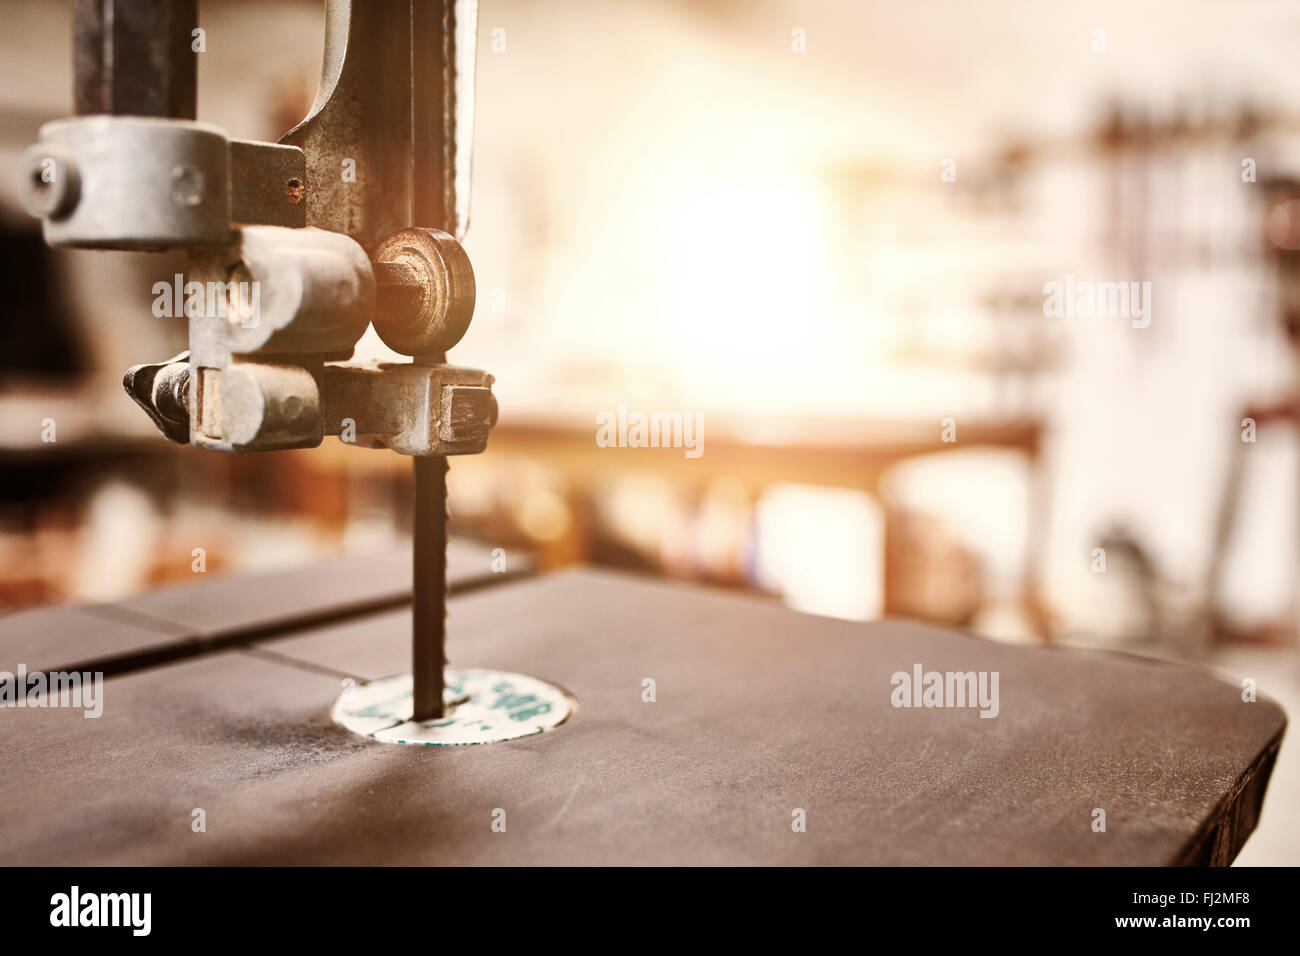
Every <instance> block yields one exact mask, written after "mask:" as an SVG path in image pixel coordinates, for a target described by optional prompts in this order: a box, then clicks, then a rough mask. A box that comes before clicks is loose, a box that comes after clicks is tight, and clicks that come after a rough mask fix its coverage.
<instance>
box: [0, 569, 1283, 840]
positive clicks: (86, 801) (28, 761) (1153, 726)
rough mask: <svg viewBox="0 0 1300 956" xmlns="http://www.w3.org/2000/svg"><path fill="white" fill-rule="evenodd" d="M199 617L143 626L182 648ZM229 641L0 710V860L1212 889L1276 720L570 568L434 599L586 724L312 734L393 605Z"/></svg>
mask: <svg viewBox="0 0 1300 956" xmlns="http://www.w3.org/2000/svg"><path fill="white" fill-rule="evenodd" d="M248 586H249V587H254V585H253V584H251V583H249V584H248ZM155 600H161V599H155ZM231 600H234V601H237V600H238V587H237V586H236V587H235V590H234V591H233V592H231ZM284 600H285V601H289V602H290V603H291V599H290V597H289V596H288V595H285V597H284ZM221 603H225V602H221ZM202 604H203V602H202V601H201V600H200V599H198V598H197V597H195V599H194V600H193V601H182V602H180V603H179V604H176V605H168V610H167V613H165V614H163V613H161V612H160V611H159V606H158V605H157V604H154V605H150V610H149V612H148V613H150V614H151V615H153V614H157V615H158V617H159V618H160V619H165V620H166V621H168V622H169V624H175V625H176V626H177V627H179V628H180V629H181V630H182V631H187V630H188V631H194V630H200V631H201V630H202V629H203V627H204V626H205V625H204V624H203V621H202V620H201V619H200V617H201V616H200V617H191V616H190V615H191V612H195V613H197V609H198V608H199V607H200V606H202ZM254 606H255V602H251V603H250V605H249V606H248V607H254ZM134 607H136V608H138V607H140V605H139V604H138V603H137V604H135V605H134ZM275 607H276V603H275V602H274V601H272V602H270V605H268V613H275ZM212 610H213V609H211V608H209V611H212ZM47 613H49V614H51V615H55V616H59V615H63V614H66V613H67V612H64V611H59V610H54V611H50V612H47ZM204 613H208V612H204ZM232 613H234V612H233V611H232ZM249 613H250V614H251V611H250V612H249ZM236 616H238V615H237V614H236ZM253 616H256V615H253ZM299 616H300V615H299ZM290 619H291V620H296V619H297V618H295V617H294V616H293V615H290ZM22 620H25V621H26V625H27V626H30V627H33V628H37V629H39V627H40V626H41V625H40V616H39V613H37V612H33V613H31V614H29V615H25V616H23V618H22ZM51 620H52V621H53V620H54V618H51ZM96 620H97V621H99V622H100V623H103V622H104V621H108V622H109V624H110V625H111V623H112V620H111V616H110V618H106V617H104V616H103V615H100V616H98V617H97V618H96ZM105 626H106V627H107V626H108V625H105ZM241 626H242V627H244V628H245V630H244V631H242V632H241V633H243V634H244V635H245V637H244V638H242V639H241V640H239V641H238V642H237V643H234V644H231V645H227V646H216V647H209V648H207V649H206V652H204V653H200V654H198V655H197V656H194V657H190V658H188V659H184V660H175V661H171V662H166V663H156V664H153V665H152V666H132V667H130V668H128V669H126V670H125V671H124V672H121V673H118V674H117V675H115V676H110V677H109V678H108V679H107V682H106V686H105V691H104V713H103V716H102V717H101V718H99V719H85V718H84V717H83V716H82V714H81V712H80V711H76V710H70V709H68V710H64V709H53V710H14V709H5V710H0V721H4V722H5V723H6V726H5V727H4V732H3V734H2V735H0V739H2V740H3V744H0V748H2V749H3V763H4V767H5V773H4V774H3V775H2V776H0V862H3V863H39V864H50V863H359V864H422V863H446V864H451V863H484V864H539V863H558V864H605V863H630V864H665V863H700V864H748V863H777V864H810V863H850V864H856V863H864V864H873V863H874V864H1055V863H1082V864H1144V865H1152V864H1177V863H1218V864H1226V863H1228V862H1230V861H1231V860H1232V858H1233V857H1234V856H1235V855H1236V854H1237V852H1238V851H1239V850H1240V848H1241V845H1242V843H1243V842H1244V841H1245V839H1246V837H1247V836H1248V835H1249V833H1250V831H1251V830H1252V829H1253V828H1254V825H1255V821H1256V819H1257V818H1258V814H1259V812H1260V809H1261V805H1262V802H1263V797H1264V789H1265V786H1266V785H1267V780H1268V774H1269V772H1270V771H1271V768H1272V764H1273V760H1274V758H1275V757H1276V753H1277V749H1278V746H1279V744H1280V741H1281V738H1282V733H1283V729H1284V726H1285V717H1284V715H1283V714H1282V712H1281V710H1280V709H1279V708H1278V707H1277V706H1275V705H1274V704H1272V703H1269V702H1268V701H1267V700H1266V699H1264V698H1263V697H1261V699H1260V700H1259V701H1258V702H1256V703H1247V702H1244V701H1243V700H1242V699H1241V691H1240V689H1239V688H1238V687H1236V686H1234V685H1232V684H1229V683H1225V682H1223V681H1222V680H1220V679H1218V678H1216V677H1214V676H1212V675H1210V674H1209V673H1207V672H1204V671H1201V670H1199V669H1194V668H1190V667H1187V666H1182V665H1173V664H1164V663H1157V662H1153V661H1150V660H1146V659H1141V658H1135V657H1127V656H1123V655H1116V654H1106V653H1094V652H1080V651H1071V650H1063V649H1046V648H1030V647H1023V646H1011V645H1005V644H1000V643H995V642H990V641H985V640H981V639H978V638H974V637H970V636H967V635H963V634H960V633H953V632H949V631H943V630H937V629H935V628H931V627H926V626H921V625H918V624H910V623H902V622H892V621H886V622H879V623H872V624H855V623H849V622H844V621H836V620H829V619H824V618H816V617H810V616H806V615H801V614H797V613H794V612H792V611H789V610H787V609H785V608H782V607H780V606H778V605H777V604H775V603H771V602H768V601H765V600H762V599H757V598H754V597H751V596H743V595H738V594H732V593H724V592H717V591H712V590H706V589H699V588H693V587H688V586H681V585H673V584H666V583H662V582H656V581H651V580H646V579H640V578H633V577H627V576H621V575H616V574H611V573H602V572H594V571H575V572H569V573H564V574H560V575H554V576H546V577H537V578H531V579H526V580H517V581H510V582H505V583H502V584H500V585H499V586H495V587H491V588H480V589H478V590H474V591H472V592H470V593H462V594H461V595H459V596H456V597H453V599H452V602H451V606H450V618H449V622H448V628H449V635H450V644H449V656H450V661H451V664H452V665H453V666H462V667H463V666H479V667H492V668H499V669H503V670H511V671H517V672H522V673H526V674H531V675H533V676H536V677H542V678H545V679H548V680H551V681H554V682H556V683H558V684H560V685H562V686H564V687H565V688H567V689H568V690H569V691H571V692H572V693H573V694H574V695H575V696H576V698H577V700H578V711H577V713H576V715H575V716H573V717H572V718H571V719H570V720H569V721H568V722H567V723H565V724H563V725H561V726H560V727H558V728H556V729H554V730H551V731H549V732H547V733H544V734H540V735H537V736H533V737H528V738H523V739H520V740H516V741H511V742H506V743H498V744H491V745H487V746H476V747H458V748H437V747H413V746H402V745H394V744H382V743H378V742H376V741H373V740H369V739H365V738H361V737H358V736H354V735H353V734H351V733H349V732H348V731H346V730H343V729H342V728H340V727H338V726H335V725H334V724H333V723H332V722H331V720H330V718H329V709H330V706H331V704H332V702H333V701H334V699H335V698H336V697H337V696H338V694H339V692H340V686H341V681H342V680H343V679H344V678H346V677H352V678H355V679H358V680H364V679H369V678H375V677H380V676H384V675H387V674H392V673H397V672H401V671H405V670H409V653H410V648H409V620H408V610H407V608H406V607H404V606H394V607H390V608H388V609H386V610H385V609H377V610H373V611H363V612H361V613H353V614H344V615H342V616H340V617H338V618H336V619H333V620H320V621H318V622H317V623H314V624H308V625H305V626H296V627H294V628H290V629H288V630H285V631H277V630H276V629H275V627H267V628H260V627H259V628H253V629H251V630H250V629H248V628H247V622H245V624H243V625H241ZM13 627H14V622H13V621H12V620H11V621H10V624H9V628H10V632H9V640H10V641H11V644H10V647H11V648H12V647H13V643H12V642H13V634H12V633H11V632H12V629H13ZM0 633H6V632H0ZM101 637H102V635H96V636H95V638H94V639H96V640H98V639H101ZM32 639H34V638H32ZM6 656H7V657H11V656H12V654H7V655H6ZM55 656H57V655H55ZM27 663H28V664H29V666H31V667H34V666H36V663H35V660H33V661H28V662H27ZM915 664H921V665H922V666H923V667H924V669H925V670H927V671H928V670H938V671H971V670H974V671H997V672H998V674H999V689H1000V702H999V703H1000V707H999V714H998V716H997V717H996V718H993V719H987V718H981V717H980V716H979V715H978V713H977V711H975V710H972V709H964V708H947V709H939V708H917V709H902V708H895V707H894V706H893V705H892V704H891V691H892V690H893V688H892V686H891V683H890V679H891V675H892V674H894V673H895V672H897V671H905V672H909V673H910V672H911V671H912V669H913V667H914V665H915ZM0 666H4V667H7V666H8V665H7V664H4V665H0ZM645 678H653V679H654V680H655V682H656V697H657V699H656V700H655V702H653V703H646V702H643V700H642V681H643V680H644V679H645ZM1261 690H1262V691H1264V692H1265V693H1266V692H1267V688H1261ZM197 808H202V809H203V810H204V814H205V817H206V824H207V829H206V832H202V833H196V832H194V831H193V830H192V828H191V823H192V820H193V811H194V810H195V809H197ZM1098 808H1100V809H1103V810H1105V812H1106V830H1105V832H1094V830H1093V821H1094V819H1095V814H1094V811H1095V810H1096V809H1098ZM497 809H503V810H505V811H506V820H507V828H506V832H504V833H500V832H494V830H493V828H492V823H493V819H494V814H493V811H494V810H497ZM796 809H801V810H803V811H804V813H805V815H806V820H807V829H806V832H794V831H793V829H792V827H791V822H792V819H793V817H792V814H793V812H794V811H795V810H796Z"/></svg>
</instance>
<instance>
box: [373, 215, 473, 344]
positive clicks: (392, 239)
mask: <svg viewBox="0 0 1300 956" xmlns="http://www.w3.org/2000/svg"><path fill="white" fill-rule="evenodd" d="M375 264H376V266H384V267H392V266H398V267H404V268H384V269H383V271H382V272H380V273H378V274H377V275H376V278H377V279H378V280H379V282H380V287H379V294H378V296H377V299H376V306H375V317H374V324H375V331H376V332H378V333H379V337H380V338H381V339H383V340H384V344H385V345H387V346H388V347H389V348H391V349H393V350H394V351H397V352H401V353H402V354H403V355H429V354H432V353H436V352H445V351H446V350H447V349H449V348H451V347H452V346H453V345H455V344H456V343H457V342H459V341H460V340H461V338H462V337H463V336H464V335H465V332H466V331H467V330H468V329H469V323H470V319H471V318H473V316H474V292H475V289H474V268H473V266H471V265H470V261H469V256H467V255H466V254H465V250H464V248H463V247H462V246H461V244H460V243H458V242H457V241H456V240H455V239H454V238H453V237H452V236H450V235H448V234H447V233H445V232H443V231H442V230H440V229H419V228H413V229H403V230H402V231H401V232H397V233H394V234H393V235H391V236H389V237H388V238H387V239H385V240H384V241H383V242H382V243H380V244H379V248H378V249H376V250H375Z"/></svg>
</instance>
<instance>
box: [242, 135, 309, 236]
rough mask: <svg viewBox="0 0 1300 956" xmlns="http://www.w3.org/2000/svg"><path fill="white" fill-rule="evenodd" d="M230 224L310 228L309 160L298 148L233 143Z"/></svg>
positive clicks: (255, 143) (247, 142)
mask: <svg viewBox="0 0 1300 956" xmlns="http://www.w3.org/2000/svg"><path fill="white" fill-rule="evenodd" d="M230 221H231V222H232V223H245V224H250V223H251V224H258V225H265V226H287V227H289V228H292V229H301V228H302V227H303V226H305V225H307V158H306V157H305V156H304V155H303V152H302V150H300V149H298V148H297V147H296V146H282V145H279V144H277V143H259V142H254V141H252V140H246V139H232V140H231V141H230Z"/></svg>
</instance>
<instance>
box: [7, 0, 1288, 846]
mask: <svg viewBox="0 0 1300 956" xmlns="http://www.w3.org/2000/svg"><path fill="white" fill-rule="evenodd" d="M0 12H2V13H3V19H4V23H5V28H4V30H3V33H2V34H0V51H2V54H0V80H2V82H0V171H2V172H3V175H0V250H2V252H0V269H3V277H4V288H5V291H6V297H7V298H6V305H5V310H4V317H3V321H2V322H0V457H2V458H3V473H2V474H3V477H2V478H0V489H2V493H0V607H3V608H8V609H12V608H18V607H24V606H30V605H34V604H42V603H50V602H60V601H94V600H106V599H112V598H116V597H119V596H122V595H125V594H128V593H132V592H136V591H140V590H143V589H146V588H151V587H156V586H160V585H165V584H168V583H172V582H175V581H181V580H193V577H194V572H193V571H192V570H191V553H192V549H193V548H195V547H200V546H201V547H203V548H204V549H205V551H206V554H207V571H206V573H208V574H224V573H229V572H236V571H250V570H257V569H261V568H268V567H272V566H286V565H292V564H305V563H309V562H311V561H312V560H315V559H318V558H320V557H323V556H328V555H335V554H340V553H365V552H366V551H367V550H371V549H382V548H386V547H391V546H392V545H393V544H394V543H396V542H398V541H399V540H400V539H401V538H402V537H403V536H404V535H406V534H407V533H408V528H409V522H410V487H409V482H410V467H409V462H407V461H406V460H405V459H402V458H399V457H397V456H395V455H391V454H387V453H382V452H376V451H369V450H361V449H355V448H349V447H346V446H343V445H341V444H340V443H338V442H337V441H335V440H333V439H327V440H326V443H325V444H324V445H323V446H322V447H321V448H319V449H315V450H310V451H303V452H292V453H279V454H275V455H265V456H256V455H254V456H243V457H241V456H225V455H217V454H207V453H201V452H197V451H194V450H192V449H189V448H188V447H178V446H174V445H169V444H167V443H165V442H164V441H162V440H161V438H160V437H159V436H158V435H157V434H156V433H155V432H154V430H153V426H152V425H151V424H150V423H149V422H148V421H147V420H146V418H145V417H144V415H142V414H141V413H140V412H139V410H138V409H137V408H136V407H135V406H134V405H133V404H132V403H131V402H130V400H129V399H128V398H127V396H126V395H125V393H124V392H123V391H122V388H121V376H122V372H123V371H124V370H125V368H126V367H127V366H129V365H132V364H135V363H139V362H144V361H155V360H160V359H164V358H167V357H169V356H171V355H173V354H175V353H176V352H178V351H180V350H181V349H182V348H183V347H184V327H183V322H182V321H180V320H175V319H158V318H155V317H154V316H153V314H152V311H151V308H150V306H151V302H152V294H151V288H152V285H153V283H154V282H155V281H158V280H159V279H166V278H168V277H170V276H171V275H172V274H173V273H175V272H179V271H182V270H183V268H184V262H183V259H181V258H178V257H173V256H169V255H149V254H127V253H98V252H97V253H88V252H79V251H56V250H50V249H47V248H45V247H44V246H43V244H42V243H41V240H40V234H39V230H38V228H37V224H36V223H35V221H33V220H31V219H29V218H27V217H26V216H25V215H24V214H23V213H22V211H21V210H20V208H19V206H18V202H17V196H16V189H15V182H16V175H17V173H16V169H17V162H18V157H19V155H20V154H21V152H22V150H23V148H24V147H26V146H27V145H28V144H29V143H31V142H33V141H35V139H36V135H37V129H38V127H39V126H40V124H41V123H43V122H45V121H47V120H49V119H53V118H55V117H58V116H60V115H63V114H66V113H68V112H69V111H70V107H71V103H72V89H71V84H72V77H71V52H70V42H69V37H70V35H71V33H70V30H71V26H70V22H71V3H70V2H49V0H3V2H0ZM200 15H201V25H202V26H203V27H204V29H205V30H206V51H205V52H204V53H202V54H201V55H200V57H199V118H200V119H203V120H208V121H211V122H214V123H216V124H218V125H220V126H223V127H225V128H226V129H227V130H228V131H229V132H230V133H231V134H232V135H235V136H242V137H246V138H259V139H276V138H278V137H279V135H280V134H281V133H283V132H284V131H285V130H287V129H288V128H289V127H290V126H292V125H293V124H294V123H296V122H297V121H298V120H299V119H301V118H302V117H303V116H304V115H305V114H306V112H307V110H308V107H309V105H310V102H311V99H312V97H313V95H314V93H315V89H316V80H317V76H318V73H319V68H320V58H321V51H322V45H323V26H322V14H321V9H320V5H319V3H317V2H314V0H275V2H256V3H254V2H233V0H202V2H201V4H200ZM1298 39H1300V6H1297V5H1295V4H1294V3H1290V2H1275V0H1241V2H1233V3H1229V2H1225V0H1162V2H1137V3H1135V2H1130V0H1124V2H1116V0H1106V2H1089V3H1046V4H1043V3H1033V2H1028V0H1023V2H1021V0H988V2H983V3H979V4H973V3H967V2H961V0H948V2H937V0H927V2H924V3H915V4H905V3H892V2H887V0H873V2H851V3H850V2H834V0H824V2H797V0H713V2H697V0H653V2H652V0H639V2H624V3H619V4H610V3H604V2H600V0H553V2H547V3H537V2H527V0H483V2H482V3H481V5H480V20H479V41H478V65H479V66H478V85H477V110H476V116H477V119H476V133H475V137H476V143H475V160H474V188H473V202H472V225H471V229H470V233H469V238H468V242H467V246H468V249H469V252H470V255H471V258H472V260H473V262H474V265H475V270H476V273H477V277H478V287H479V298H478V309H477V314H476V318H475V321H474V324H473V325H472V327H471V329H470V332H469V334H468V335H467V337H466V338H465V340H464V341H463V342H462V343H461V344H460V345H459V346H458V347H457V348H456V349H455V350H454V351H453V353H452V355H451V360H452V361H455V362H460V363H463V364H468V365H473V366H477V367H480V368H485V369H488V370H490V371H491V372H493V373H494V374H495V375H496V376H497V385H496V391H497V394H498V396H499V398H500V403H501V420H500V424H499V426H498V427H497V429H496V431H495V432H494V433H493V437H492V439H491V442H490V444H489V451H488V453H487V454H486V455H483V456H481V457H478V458H460V459H455V460H453V462H452V467H451V474H450V482H451V511H452V525H451V529H452V533H453V534H457V535H460V536H463V537H466V538H474V539H478V540H479V541H481V542H482V543H484V544H487V545H489V546H490V547H493V548H496V547H500V548H504V549H506V553H507V554H511V553H516V554H520V555H527V556H529V557H530V559H531V560H533V561H535V562H536V564H537V565H538V566H539V567H540V568H542V569H544V570H545V569H554V568H558V567H562V566H565V565H568V564H573V563H579V562H587V563H595V564H601V565H606V566H616V567H621V568H630V569H636V570H639V571H642V572H645V573H650V574H657V575H663V576H666V577H671V578H675V579H682V580H692V581H700V582H707V583H710V584H714V585H719V586H726V587H733V588H739V589H748V590H752V591H754V592H757V593H764V594H768V595H771V596H773V598H775V599H780V600H783V601H785V602H787V603H788V604H790V605H791V606H793V607H796V608H799V609H801V610H805V611H808V612H811V613H816V614H828V615H835V616H840V617H847V618H853V619H863V620H865V619H870V618H875V617H879V616H882V615H886V614H889V615H902V616H909V617H916V618H922V619H926V620H932V621H936V622H942V623H945V624H951V625H958V626H964V627H970V628H973V629H975V630H977V631H980V632H982V633H985V634H987V635H989V636H992V637H995V638H997V639H1002V640H1015V641H1026V642H1033V641H1038V642H1057V643H1076V644H1077V643H1086V644H1092V645H1097V646H1110V647H1121V648H1125V649H1128V650H1132V651H1136V652H1139V653H1153V654H1165V655H1173V656H1179V657H1185V658H1194V659H1198V660H1202V661H1205V662H1207V663H1209V664H1211V665H1214V666H1219V667H1221V668H1224V669H1225V670H1226V671H1228V672H1230V673H1233V674H1246V675H1249V676H1255V677H1257V678H1258V679H1259V681H1260V687H1261V690H1263V691H1264V692H1265V693H1267V694H1269V695H1270V696H1273V697H1275V698H1277V699H1279V700H1280V701H1281V702H1282V703H1283V704H1284V705H1287V706H1288V707H1289V709H1290V710H1291V713H1292V714H1293V715H1294V714H1296V713H1297V712H1300V711H1297V709H1296V706H1295V704H1296V703H1297V702H1298V701H1300V671H1298V670H1297V664H1296V647H1297V640H1298V638H1297V625H1298V623H1300V602H1298V601H1297V592H1298V590H1300V589H1297V586H1296V584H1297V578H1298V577H1300V441H1298V440H1297V428H1296V426H1297V421H1298V419H1300V404H1298V403H1297V398H1296V396H1297V394H1298V393H1297V390H1296V359H1297V347H1298V346H1300V200H1298V199H1297V197H1300V61H1297V60H1296V57H1295V49H1294V48H1295V43H1296V42H1297V40H1298ZM1067 275H1073V276H1076V277H1078V278H1080V279H1090V280H1099V281H1117V282H1118V281H1124V282H1128V281H1137V282H1149V283H1151V289H1152V294H1151V300H1150V303H1149V305H1150V309H1151V311H1150V320H1151V321H1150V324H1149V325H1148V326H1147V327H1144V328H1140V327H1135V325H1134V323H1132V322H1130V321H1128V320H1127V319H1125V318H1122V317H1118V318H1116V317H1112V318H1064V317H1046V316H1045V315H1044V298H1045V296H1044V285H1045V284H1046V283H1048V282H1053V281H1056V282H1061V281H1064V279H1065V277H1066V276H1067ZM382 354H384V350H383V346H382V345H381V344H380V343H379V342H378V340H377V339H376V338H374V337H373V334H368V335H367V337H366V338H365V339H363V340H362V343H361V345H360V347H359V349H358V357H368V356H373V355H382ZM620 405H623V406H627V408H629V409H632V410H638V409H639V410H647V411H650V410H662V411H670V412H671V411H676V412H682V413H692V414H695V415H699V416H702V422H703V433H702V438H703V445H702V448H703V453H702V454H701V455H699V457H688V456H687V455H686V454H684V452H683V449H681V448H656V449H645V448H606V447H601V446H599V445H598V444H597V443H596V441H595V434H596V420H597V416H599V415H600V414H601V413H603V412H612V413H617V410H618V408H619V406H620ZM1247 418H1250V419H1253V420H1254V434H1253V435H1248V436H1247V437H1254V438H1255V441H1253V442H1249V441H1244V440H1243V435H1244V434H1246V433H1247V432H1249V431H1250V429H1249V428H1248V427H1247V426H1245V425H1243V420H1244V419H1247ZM47 419H53V420H54V422H55V423H56V428H57V440H56V441H54V442H48V441H43V437H44V432H45V426H44V424H43V423H44V422H45V421H46V420H47ZM949 420H951V421H949ZM945 429H947V430H948V432H947V436H946V437H954V435H955V438H956V440H955V441H951V442H947V441H944V440H943V438H944V437H945V434H944V433H945ZM1099 549H1100V550H1099ZM1274 787H1275V789H1274V792H1273V795H1272V798H1271V799H1272V800H1274V801H1277V800H1279V799H1283V795H1284V794H1285V795H1286V798H1287V799H1290V797H1291V796H1292V795H1294V794H1295V793H1296V792H1297V791H1298V790H1300V769H1292V767H1291V763H1290V762H1288V761H1287V760H1286V756H1285V748H1284V757H1283V761H1281V762H1279V764H1278V770H1277V775H1276V776H1275V783H1274ZM1288 787H1289V788H1290V789H1285V788H1288ZM1265 821H1266V823H1267V822H1268V817H1267V815H1266V817H1265ZM1263 832H1264V830H1263V829H1262V828H1261V834H1263ZM1288 841H1289V842H1288ZM1262 844H1263V845H1262ZM1270 850H1271V851H1272V852H1276V853H1279V854H1283V858H1284V859H1285V858H1287V857H1289V859H1290V860H1291V861H1294V860H1295V859H1296V858H1297V856H1300V833H1296V832H1290V833H1289V834H1288V833H1285V832H1274V833H1273V834H1272V836H1270V837H1269V838H1268V839H1266V840H1262V839H1261V838H1260V837H1256V839H1254V840H1252V841H1251V844H1250V845H1249V846H1248V847H1247V849H1246V851H1245V853H1244V854H1243V855H1242V857H1241V861H1242V862H1268V861H1270V859H1271V858H1270V857H1269V855H1268V854H1269V852H1270Z"/></svg>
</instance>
